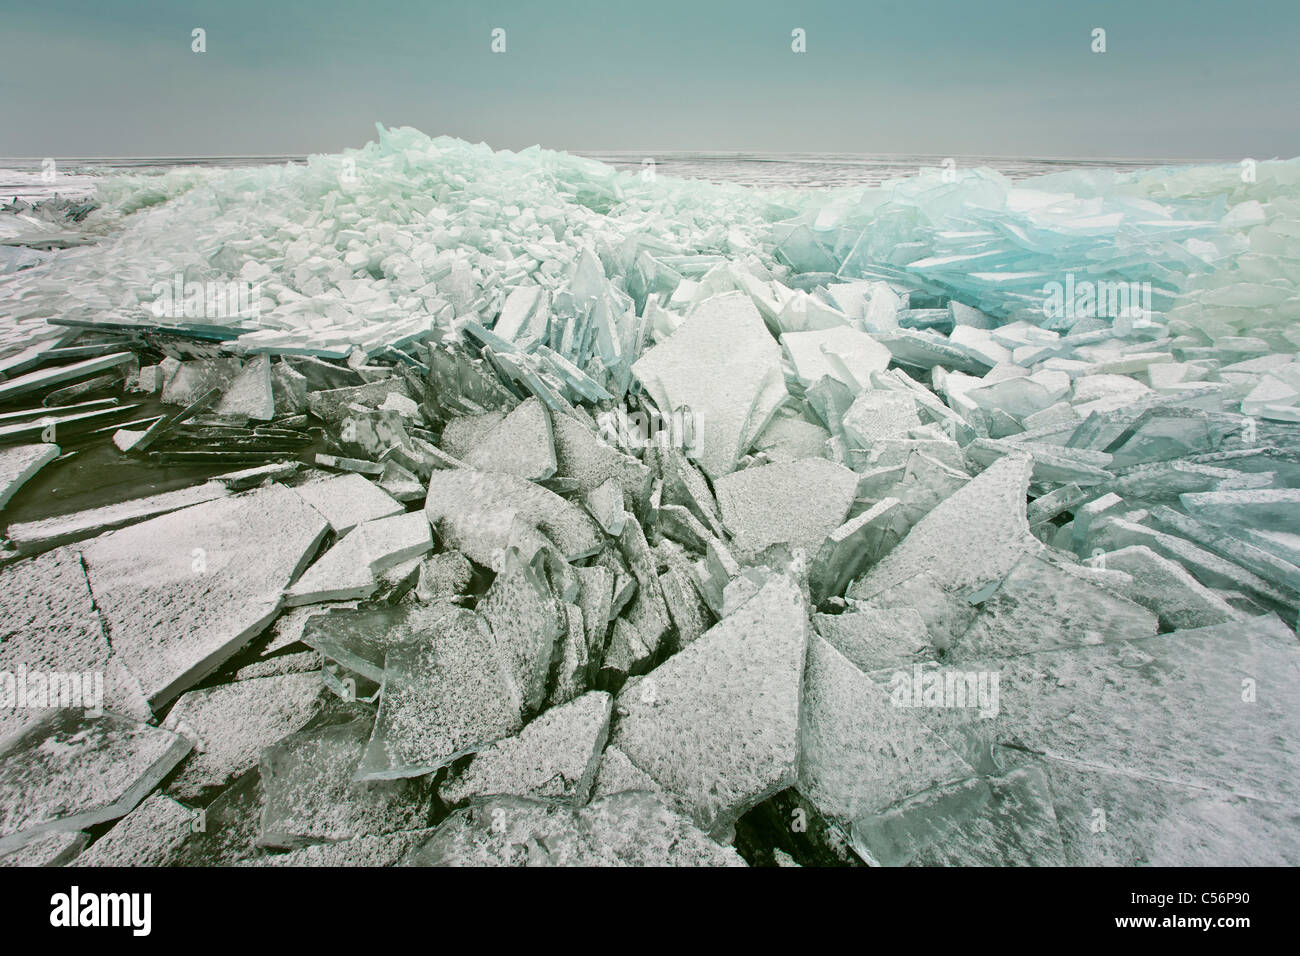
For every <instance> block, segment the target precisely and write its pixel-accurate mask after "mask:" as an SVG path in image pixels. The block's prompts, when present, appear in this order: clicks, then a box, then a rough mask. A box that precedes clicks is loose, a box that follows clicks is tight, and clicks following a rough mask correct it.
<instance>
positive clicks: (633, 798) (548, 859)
mask: <svg viewBox="0 0 1300 956" xmlns="http://www.w3.org/2000/svg"><path fill="white" fill-rule="evenodd" d="M407 864H408V865H411V866H744V865H745V863H744V860H742V859H741V857H740V855H739V854H738V853H736V851H735V850H733V849H731V848H730V847H726V846H721V845H719V844H717V843H715V842H713V840H711V839H710V838H709V837H708V836H706V835H705V834H704V833H701V832H700V830H699V829H697V828H696V827H695V826H693V825H692V824H691V823H690V822H689V821H688V820H687V819H686V818H684V817H682V816H680V815H678V814H677V813H675V812H673V811H672V810H670V809H669V808H668V807H666V806H665V805H664V804H663V803H662V802H661V801H660V800H659V799H658V798H656V797H655V796H653V795H652V794H648V793H639V792H634V791H633V792H624V793H616V794H612V795H610V796H607V797H602V798H601V799H599V800H595V801H593V802H592V803H591V804H589V805H588V806H586V807H583V808H582V809H581V810H572V809H568V808H566V807H560V806H556V805H554V804H547V803H541V802H538V801H535V800H526V799H523V798H521V797H498V798H495V799H493V800H488V801H486V802H484V803H482V804H480V805H478V806H474V807H471V808H469V809H467V810H459V811H457V812H456V813H453V814H452V815H451V816H450V817H448V818H447V819H446V820H444V821H443V822H442V824H441V825H440V826H439V827H438V829H437V830H436V831H435V833H434V835H433V836H432V837H431V838H430V839H429V840H428V841H427V842H426V843H425V844H424V845H423V846H421V847H420V848H419V849H418V850H416V851H414V852H413V853H412V854H411V855H410V856H409V857H408V858H407Z"/></svg>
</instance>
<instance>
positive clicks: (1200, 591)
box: [1084, 545, 1237, 631]
mask: <svg viewBox="0 0 1300 956" xmlns="http://www.w3.org/2000/svg"><path fill="white" fill-rule="evenodd" d="M1084 563H1085V564H1088V565H1090V566H1092V567H1099V568H1105V569H1107V570H1113V571H1123V572H1124V573H1125V574H1127V575H1128V576H1129V577H1130V578H1132V581H1133V583H1132V584H1131V585H1128V586H1126V587H1125V588H1123V589H1122V593H1123V594H1124V595H1125V596H1126V597H1127V598H1128V599H1129V600H1130V601H1134V602H1136V603H1138V604H1141V605H1142V606H1143V607H1146V608H1150V609H1151V610H1152V611H1154V612H1155V613H1156V614H1157V615H1158V616H1159V618H1160V626H1161V628H1162V629H1164V630H1168V631H1176V630H1179V629H1182V628H1194V627H1208V626H1209V625H1212V624H1223V623H1225V622H1227V621H1231V620H1233V619H1234V618H1236V617H1237V614H1236V613H1235V612H1234V611H1233V609H1232V607H1231V606H1230V605H1229V604H1228V603H1227V602H1226V601H1224V600H1223V599H1222V598H1221V597H1219V596H1218V595H1217V594H1215V593H1214V592H1213V591H1211V590H1210V589H1209V588H1207V587H1204V586H1203V585H1201V584H1200V583H1199V582H1198V581H1197V580H1196V579H1195V578H1194V577H1192V576H1191V575H1190V574H1188V573H1187V571H1185V570H1184V569H1183V567H1182V566H1181V565H1179V564H1176V563H1174V562H1173V561H1170V560H1168V559H1166V558H1162V557H1161V556H1160V555H1158V554H1156V553H1155V552H1154V551H1152V550H1151V549H1150V548H1148V547H1144V546H1143V545H1131V546H1130V547H1127V548H1120V549H1119V550H1118V551H1104V552H1101V553H1099V554H1097V555H1096V556H1094V557H1091V558H1089V559H1088V560H1087V561H1085V562H1084Z"/></svg>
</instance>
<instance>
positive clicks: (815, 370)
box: [781, 325, 890, 391]
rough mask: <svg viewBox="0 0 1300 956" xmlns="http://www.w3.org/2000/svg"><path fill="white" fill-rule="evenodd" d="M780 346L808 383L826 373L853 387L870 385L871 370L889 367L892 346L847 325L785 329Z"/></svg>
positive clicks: (858, 389)
mask: <svg viewBox="0 0 1300 956" xmlns="http://www.w3.org/2000/svg"><path fill="white" fill-rule="evenodd" d="M781 347H782V349H784V351H785V355H786V357H787V358H788V359H789V360H790V363H791V365H793V366H794V373H795V377H796V378H798V379H799V381H800V382H801V383H802V384H803V385H804V387H809V386H812V385H814V384H816V382H817V380H818V379H820V378H821V377H822V376H824V375H829V376H831V377H832V378H835V379H837V380H838V381H840V382H843V383H844V384H845V385H847V386H848V387H849V388H851V389H853V390H854V391H861V390H862V389H865V388H870V387H871V373H872V372H883V371H884V370H885V369H886V368H888V367H889V362H890V354H889V349H887V348H885V347H884V346H883V345H881V344H880V343H879V342H877V341H876V340H875V339H873V338H872V337H871V336H870V335H868V334H867V333H865V332H860V331H858V330H857V329H854V328H851V327H849V326H847V325H841V326H836V327H834V328H829V329H822V330H819V331H813V332H786V333H785V334H783V335H782V336H781Z"/></svg>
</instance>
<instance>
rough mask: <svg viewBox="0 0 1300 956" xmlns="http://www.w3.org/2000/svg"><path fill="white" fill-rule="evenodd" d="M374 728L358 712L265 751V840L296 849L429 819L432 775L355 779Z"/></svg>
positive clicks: (415, 825)
mask: <svg viewBox="0 0 1300 956" xmlns="http://www.w3.org/2000/svg"><path fill="white" fill-rule="evenodd" d="M370 729H371V721H370V720H369V719H367V718H364V717H362V718H357V719H355V720H351V721H348V722H347V723H342V724H332V725H327V726H323V727H316V728H313V729H310V730H302V731H299V732H298V733H296V734H293V735H291V736H289V737H286V738H285V739H284V740H281V741H280V742H279V743H277V744H276V745H275V746H273V747H269V748H267V749H266V750H264V751H263V752H262V756H261V775H262V783H263V786H264V788H265V792H266V803H265V807H264V808H263V811H262V832H261V837H260V842H261V843H262V845H264V846H273V847H284V848H286V849H294V848H297V847H300V846H305V845H307V844H310V843H336V842H339V841H342V840H352V839H356V838H357V837H361V836H373V835H376V834H383V833H391V832H394V831H397V830H414V829H419V828H420V827H421V826H423V825H424V824H425V822H426V821H427V820H428V814H429V802H430V799H431V796H432V791H431V788H430V786H429V782H428V780H421V779H416V780H381V781H377V782H360V781H357V780H355V779H354V773H355V771H356V769H357V763H358V762H359V761H360V759H361V754H362V750H363V749H364V748H365V746H366V740H367V739H368V738H369V737H370Z"/></svg>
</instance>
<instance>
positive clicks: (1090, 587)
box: [947, 554, 1158, 662]
mask: <svg viewBox="0 0 1300 956" xmlns="http://www.w3.org/2000/svg"><path fill="white" fill-rule="evenodd" d="M1090 574H1092V575H1093V576H1094V580H1089V575H1090ZM1101 582H1102V578H1101V576H1100V575H1097V574H1096V573H1095V572H1093V571H1092V570H1091V569H1088V568H1068V567H1062V566H1057V565H1056V564H1054V563H1052V562H1051V561H1048V560H1046V559H1044V558H1043V557H1042V556H1040V555H1036V554H1030V555H1026V556H1025V557H1023V558H1021V560H1020V561H1019V563H1017V564H1016V566H1015V567H1014V568H1012V569H1011V570H1010V571H1009V572H1008V573H1007V576H1006V577H1005V578H1003V579H1002V581H1001V582H1000V583H999V584H998V585H997V589H996V590H994V591H993V592H992V593H991V594H990V595H989V596H988V597H987V598H985V599H984V600H983V601H982V603H981V605H980V608H979V613H978V615H977V616H976V618H975V620H974V622H973V623H972V624H971V626H970V627H969V628H967V630H966V632H965V633H964V634H962V635H961V636H960V637H958V638H957V639H956V641H955V642H954V643H953V645H952V647H951V648H950V649H949V651H948V655H947V660H948V661H950V662H958V661H965V660H969V659H971V658H987V657H1004V656H1008V655H1011V654H1029V653H1033V652H1034V651H1041V650H1048V649H1051V648H1056V647H1071V646H1077V645H1080V644H1099V643H1101V642H1102V641H1123V640H1130V639H1133V638H1142V637H1149V636H1151V635H1152V634H1155V633H1156V630H1157V628H1158V621H1157V619H1156V616H1155V614H1153V613H1152V612H1151V611H1149V610H1147V609H1146V608H1145V607H1143V606H1142V605H1140V604H1136V603H1134V602H1133V601H1130V600H1128V599H1127V598H1124V597H1120V596H1119V595H1118V594H1113V593H1111V592H1110V591H1108V590H1107V589H1105V588H1103V587H1102V586H1101ZM980 597H983V595H980Z"/></svg>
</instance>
